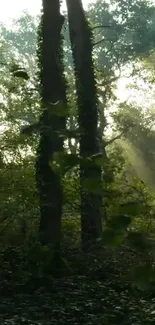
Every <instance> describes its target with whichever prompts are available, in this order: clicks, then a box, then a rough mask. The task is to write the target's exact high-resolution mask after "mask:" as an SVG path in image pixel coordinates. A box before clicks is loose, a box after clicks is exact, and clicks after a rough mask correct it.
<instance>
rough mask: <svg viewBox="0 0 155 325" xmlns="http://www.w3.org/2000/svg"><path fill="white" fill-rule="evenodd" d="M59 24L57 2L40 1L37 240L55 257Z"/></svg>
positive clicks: (60, 123)
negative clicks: (55, 156)
mask: <svg viewBox="0 0 155 325" xmlns="http://www.w3.org/2000/svg"><path fill="white" fill-rule="evenodd" d="M63 22H64V17H63V16H62V15H61V14H60V3H59V0H52V1H51V0H43V14H42V18H41V22H40V26H39V29H38V53H37V54H38V63H39V80H40V96H41V104H42V114H41V116H40V141H39V145H38V150H37V162H36V181H37V187H38V191H39V196H40V235H41V237H40V238H41V241H42V243H43V244H49V243H50V244H52V245H53V247H54V248H55V249H56V250H57V253H58V254H59V248H60V241H61V216H62V200H63V193H62V185H61V177H60V175H59V174H58V173H57V172H55V171H54V170H53V169H52V168H51V164H52V162H53V161H54V153H55V152H61V151H63V137H61V133H62V132H64V130H65V125H66V117H65V114H60V106H61V108H62V107H63V105H64V108H65V107H66V106H65V105H66V87H65V79H64V76H63V55H62V36H61V29H62V26H63ZM58 112H59V113H58Z"/></svg>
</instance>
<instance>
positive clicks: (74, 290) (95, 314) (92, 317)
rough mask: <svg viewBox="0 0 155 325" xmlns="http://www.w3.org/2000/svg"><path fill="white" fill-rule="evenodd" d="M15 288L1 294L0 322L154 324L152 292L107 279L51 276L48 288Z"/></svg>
mask: <svg viewBox="0 0 155 325" xmlns="http://www.w3.org/2000/svg"><path fill="white" fill-rule="evenodd" d="M17 292H18V293H17ZM17 292H16V288H15V287H14V289H13V291H11V290H10V291H9V290H8V292H3V293H2V294H1V298H0V324H3V325H16V324H19V325H20V324H24V325H45V324H46V325H48V324H50V325H66V324H68V325H69V324H71V325H79V324H85V325H96V324H98V325H100V324H101V325H116V324H119V325H123V324H124V325H131V324H132V325H144V324H145V325H149V324H155V296H154V297H153V296H151V297H149V295H148V294H146V293H142V292H140V291H138V290H135V289H132V288H130V287H129V288H127V287H126V288H125V287H121V286H119V285H118V286H117V285H116V284H115V285H114V284H113V283H112V282H108V281H98V280H92V279H91V278H87V277H86V276H70V277H66V278H61V279H53V281H52V283H51V286H50V287H49V288H48V290H47V289H45V288H43V287H42V288H40V289H38V290H36V291H35V292H34V291H32V293H31V294H30V293H29V294H28V293H26V292H25V293H19V291H18V290H17Z"/></svg>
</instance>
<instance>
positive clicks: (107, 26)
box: [92, 25, 111, 29]
mask: <svg viewBox="0 0 155 325" xmlns="http://www.w3.org/2000/svg"><path fill="white" fill-rule="evenodd" d="M110 27H111V26H110V25H97V26H94V27H92V29H97V28H110Z"/></svg>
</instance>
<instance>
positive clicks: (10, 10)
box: [0, 0, 96, 23]
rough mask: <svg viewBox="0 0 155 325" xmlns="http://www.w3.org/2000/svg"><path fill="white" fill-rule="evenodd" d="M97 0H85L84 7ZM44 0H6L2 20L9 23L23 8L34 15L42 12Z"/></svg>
mask: <svg viewBox="0 0 155 325" xmlns="http://www.w3.org/2000/svg"><path fill="white" fill-rule="evenodd" d="M95 1H96V0H83V4H84V7H85V8H86V7H87V5H88V3H90V2H95ZM41 2H42V0H5V1H3V4H1V10H0V21H2V22H5V23H9V20H10V18H17V17H18V16H20V15H21V13H22V11H23V10H27V11H28V12H29V13H30V14H32V15H37V14H39V13H40V9H41ZM64 3H65V0H63V7H64V8H65V5H64Z"/></svg>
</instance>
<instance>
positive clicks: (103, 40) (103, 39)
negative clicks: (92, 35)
mask: <svg viewBox="0 0 155 325" xmlns="http://www.w3.org/2000/svg"><path fill="white" fill-rule="evenodd" d="M105 41H106V40H105V38H102V39H101V40H99V41H97V42H95V43H93V44H92V45H93V47H94V46H96V45H98V44H100V43H102V42H105Z"/></svg>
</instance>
